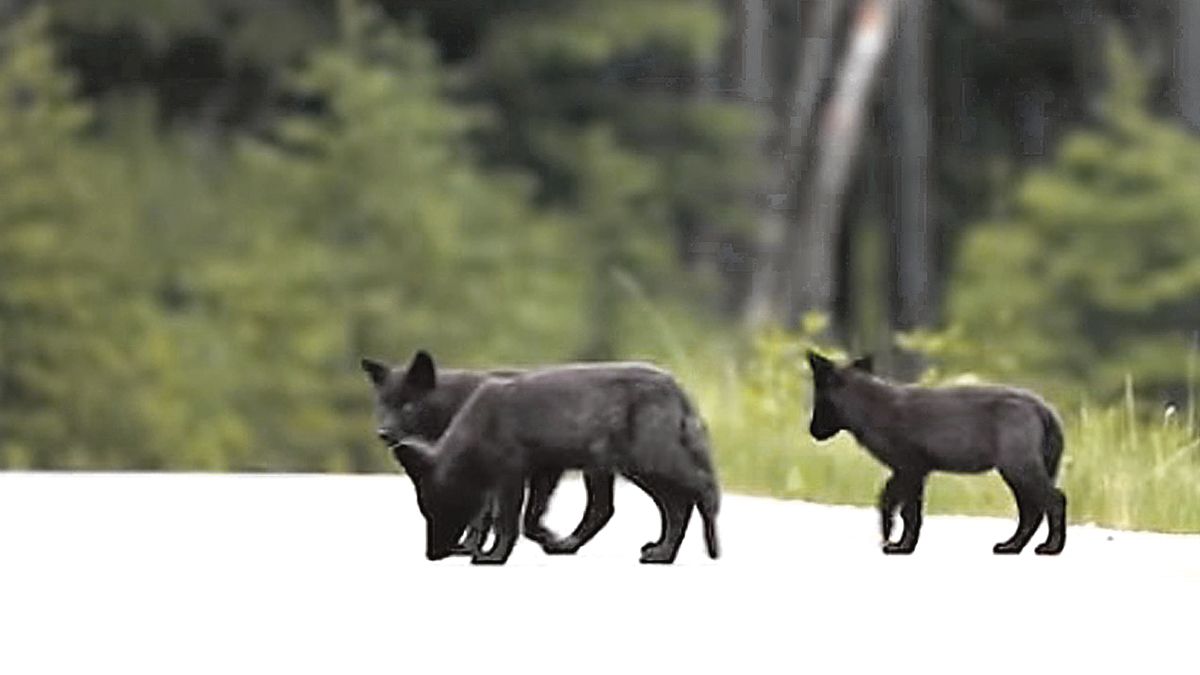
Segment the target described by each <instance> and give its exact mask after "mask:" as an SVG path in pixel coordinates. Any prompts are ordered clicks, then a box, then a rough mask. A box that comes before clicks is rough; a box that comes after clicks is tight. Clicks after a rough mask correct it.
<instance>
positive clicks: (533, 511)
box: [523, 470, 562, 546]
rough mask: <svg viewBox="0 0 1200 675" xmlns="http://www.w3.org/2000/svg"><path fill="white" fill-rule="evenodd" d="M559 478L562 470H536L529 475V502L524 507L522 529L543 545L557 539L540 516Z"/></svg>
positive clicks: (527, 535) (544, 511)
mask: <svg viewBox="0 0 1200 675" xmlns="http://www.w3.org/2000/svg"><path fill="white" fill-rule="evenodd" d="M560 478H562V471H554V470H551V471H537V472H534V474H533V475H532V476H530V477H529V504H528V505H526V507H525V522H524V528H523V529H524V530H525V536H526V537H529V538H530V539H532V540H533V541H536V542H537V543H539V544H542V545H543V546H544V545H546V544H547V543H548V542H552V541H555V540H556V539H557V537H555V536H554V533H553V532H551V531H550V530H549V529H547V528H546V526H545V525H543V524H542V517H543V516H545V515H546V507H548V506H549V505H550V496H551V495H553V494H554V488H556V487H558V481H559V479H560Z"/></svg>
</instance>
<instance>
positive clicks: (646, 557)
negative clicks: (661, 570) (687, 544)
mask: <svg viewBox="0 0 1200 675" xmlns="http://www.w3.org/2000/svg"><path fill="white" fill-rule="evenodd" d="M641 562H642V563H645V564H651V565H655V564H657V565H669V564H671V563H673V562H675V551H671V550H669V549H668V548H667V547H666V546H659V545H651V546H650V547H649V548H647V547H642V557H641Z"/></svg>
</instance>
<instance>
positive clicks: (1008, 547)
mask: <svg viewBox="0 0 1200 675" xmlns="http://www.w3.org/2000/svg"><path fill="white" fill-rule="evenodd" d="M1020 552H1021V547H1020V546H1017V545H1016V544H1010V543H1008V542H1007V541H1002V542H1000V543H999V544H996V545H995V546H993V547H992V553H995V554H996V555H1016V554H1018V553H1020Z"/></svg>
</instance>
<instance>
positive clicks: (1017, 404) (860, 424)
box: [808, 351, 1067, 555]
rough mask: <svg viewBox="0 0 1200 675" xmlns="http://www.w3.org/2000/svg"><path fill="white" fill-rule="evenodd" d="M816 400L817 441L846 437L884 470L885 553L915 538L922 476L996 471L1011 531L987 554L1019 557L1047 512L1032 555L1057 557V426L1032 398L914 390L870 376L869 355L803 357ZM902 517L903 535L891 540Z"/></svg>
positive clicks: (1005, 391)
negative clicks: (1011, 510)
mask: <svg viewBox="0 0 1200 675" xmlns="http://www.w3.org/2000/svg"><path fill="white" fill-rule="evenodd" d="M808 363H809V365H810V366H811V367H812V373H813V383H814V389H815V394H814V397H813V398H814V401H813V413H812V423H811V425H810V426H809V431H810V432H811V433H812V435H813V438H816V439H817V440H820V441H823V440H825V439H828V438H831V437H832V436H833V435H834V434H836V433H837V432H838V431H841V430H843V429H844V430H846V431H849V432H850V433H851V434H853V435H854V437H855V439H857V440H858V442H859V443H861V444H862V445H863V446H864V447H866V449H867V451H868V452H870V453H871V454H872V455H873V456H874V457H875V458H876V459H878V460H879V461H881V462H883V463H884V464H886V465H887V466H888V467H889V468H891V470H892V476H891V477H890V478H889V479H888V481H887V483H886V484H885V485H884V487H883V491H882V492H881V493H880V495H879V515H880V518H881V521H880V522H881V527H882V530H883V539H884V542H885V543H884V546H883V552H884V553H912V551H913V549H914V548H916V546H917V538H918V537H919V536H920V534H921V500H922V494H923V492H924V489H925V478H926V476H928V475H929V472H930V471H951V472H955V473H981V472H984V471H988V470H989V469H996V470H998V471H999V472H1000V475H1001V477H1003V478H1004V482H1005V483H1007V484H1008V487H1009V488H1010V489H1011V490H1012V492H1013V496H1014V497H1015V498H1016V501H1017V510H1018V512H1019V514H1020V515H1019V523H1018V525H1017V531H1016V532H1015V533H1014V534H1013V536H1012V537H1010V538H1009V539H1008V540H1007V541H1003V542H1001V543H999V544H996V545H995V547H993V548H992V551H993V552H994V553H1020V552H1021V550H1022V549H1023V548H1025V545H1026V544H1027V543H1029V539H1030V538H1031V537H1032V536H1033V534H1034V532H1035V531H1036V530H1037V528H1038V525H1040V524H1041V522H1042V516H1043V515H1045V516H1046V519H1047V520H1048V522H1049V523H1050V536H1049V537H1048V538H1047V539H1046V542H1045V543H1043V544H1041V545H1040V546H1038V547H1037V548H1036V549H1035V551H1036V552H1037V553H1040V554H1043V555H1055V554H1058V553H1060V552H1062V550H1063V545H1064V544H1065V543H1066V539H1067V530H1066V510H1067V498H1066V496H1065V495H1064V494H1063V493H1062V491H1061V490H1059V489H1058V488H1056V487H1054V480H1055V477H1056V476H1057V474H1058V464H1059V460H1060V459H1061V458H1062V452H1063V435H1062V424H1061V423H1060V422H1059V419H1058V416H1057V415H1056V414H1055V413H1054V411H1053V410H1052V409H1051V408H1050V406H1049V405H1048V404H1047V403H1046V402H1045V401H1043V400H1042V399H1040V398H1038V397H1037V396H1036V395H1035V394H1032V393H1030V392H1028V391H1023V390H1020V389H1013V388H1010V387H999V386H958V387H937V388H930V387H918V386H901V385H896V384H892V383H890V382H886V381H884V380H882V379H880V378H878V377H875V376H874V375H873V374H872V368H871V359H870V357H866V358H862V359H858V360H857V361H854V362H853V363H851V364H850V365H849V366H843V367H838V366H835V365H834V364H833V362H831V361H829V360H828V359H825V358H822V357H821V356H819V355H817V354H815V353H813V352H811V351H810V352H808ZM897 508H899V510H900V517H901V519H902V520H903V521H904V533H903V535H902V536H901V537H900V541H899V542H896V543H892V542H891V541H890V538H891V531H892V522H893V515H894V513H895V511H896V509H897Z"/></svg>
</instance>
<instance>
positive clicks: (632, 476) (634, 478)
mask: <svg viewBox="0 0 1200 675" xmlns="http://www.w3.org/2000/svg"><path fill="white" fill-rule="evenodd" d="M624 475H625V477H626V478H628V479H629V482H630V483H633V484H634V485H636V486H638V487H640V488H641V489H642V492H645V493H646V494H647V495H648V496H649V497H650V499H652V500H654V506H655V508H657V509H658V520H659V527H658V532H659V534H658V539H656V540H654V541H648V542H646V543H645V544H642V553H645V552H646V551H649V550H650V549H652V548H654V547H656V546H659V545H661V544H662V542H663V539H664V538H665V537H666V536H667V507H666V505H665V504H664V503H663V501H662V498H661V496H660V495H659V494H658V492H656V491H655V490H654V489H653V488H652V487H651V486H650V483H649V482H648V481H647V480H646V479H644V478H642V477H641V476H639V475H638V474H636V473H626V474H624Z"/></svg>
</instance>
